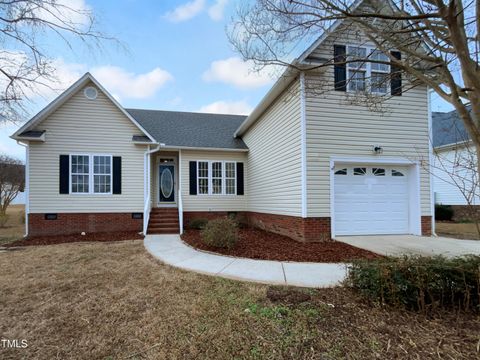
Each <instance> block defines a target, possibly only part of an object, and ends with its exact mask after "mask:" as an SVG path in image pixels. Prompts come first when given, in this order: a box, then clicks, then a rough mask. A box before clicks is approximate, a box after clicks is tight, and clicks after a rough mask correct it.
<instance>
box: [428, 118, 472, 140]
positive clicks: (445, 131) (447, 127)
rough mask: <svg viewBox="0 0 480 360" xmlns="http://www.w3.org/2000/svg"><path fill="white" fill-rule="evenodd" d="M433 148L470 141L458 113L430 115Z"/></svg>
mask: <svg viewBox="0 0 480 360" xmlns="http://www.w3.org/2000/svg"><path fill="white" fill-rule="evenodd" d="M432 133H433V147H438V146H443V145H449V144H456V143H458V142H464V141H467V140H469V139H470V136H469V135H468V132H467V130H465V127H464V126H463V121H462V119H460V117H459V116H458V113H457V112H456V111H455V110H453V111H450V112H446V113H444V112H433V113H432Z"/></svg>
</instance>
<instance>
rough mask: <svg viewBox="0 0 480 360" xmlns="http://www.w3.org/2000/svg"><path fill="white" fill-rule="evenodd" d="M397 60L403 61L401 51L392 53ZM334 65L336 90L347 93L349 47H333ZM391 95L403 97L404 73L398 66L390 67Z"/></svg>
mask: <svg viewBox="0 0 480 360" xmlns="http://www.w3.org/2000/svg"><path fill="white" fill-rule="evenodd" d="M391 54H392V56H393V57H394V58H395V59H398V60H401V59H402V54H401V53H400V51H392V52H391ZM333 57H334V65H333V72H334V77H335V90H336V91H347V64H346V63H345V62H346V59H347V47H346V46H345V45H333ZM390 93H391V94H392V95H394V96H401V95H402V72H401V69H400V68H398V67H397V66H394V65H392V66H390Z"/></svg>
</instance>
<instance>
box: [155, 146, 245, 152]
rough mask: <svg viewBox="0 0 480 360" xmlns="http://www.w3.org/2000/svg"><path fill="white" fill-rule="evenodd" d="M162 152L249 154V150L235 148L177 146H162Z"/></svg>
mask: <svg viewBox="0 0 480 360" xmlns="http://www.w3.org/2000/svg"><path fill="white" fill-rule="evenodd" d="M160 150H197V151H198V150H201V151H228V152H248V151H249V150H248V149H235V148H216V147H202V146H198V147H197V146H175V145H164V146H163V145H162V146H161V148H160Z"/></svg>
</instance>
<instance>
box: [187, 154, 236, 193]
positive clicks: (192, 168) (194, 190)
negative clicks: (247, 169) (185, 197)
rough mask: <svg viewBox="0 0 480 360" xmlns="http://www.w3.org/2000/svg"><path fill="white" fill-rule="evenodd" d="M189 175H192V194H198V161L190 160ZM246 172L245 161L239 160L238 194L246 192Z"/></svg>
mask: <svg viewBox="0 0 480 360" xmlns="http://www.w3.org/2000/svg"><path fill="white" fill-rule="evenodd" d="M189 170H190V171H189V172H190V174H189V177H190V195H197V162H196V161H190V163H189ZM243 178H244V172H243V163H242V162H237V195H243V194H244V186H245V185H244V180H243Z"/></svg>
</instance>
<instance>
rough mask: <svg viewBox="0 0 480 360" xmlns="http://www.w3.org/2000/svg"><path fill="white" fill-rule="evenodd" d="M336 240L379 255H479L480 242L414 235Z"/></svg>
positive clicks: (347, 237) (349, 237) (373, 236)
mask: <svg viewBox="0 0 480 360" xmlns="http://www.w3.org/2000/svg"><path fill="white" fill-rule="evenodd" d="M336 240H338V241H341V242H344V243H347V244H350V245H353V246H356V247H359V248H362V249H366V250H370V251H373V252H375V253H377V254H381V255H393V256H398V255H411V254H415V255H423V256H428V255H444V256H447V257H455V256H461V255H467V254H475V255H480V240H457V239H451V238H444V237H427V236H414V235H372V236H339V237H337V238H336Z"/></svg>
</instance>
